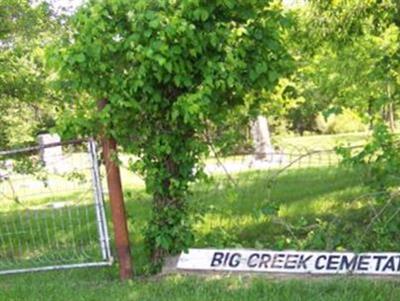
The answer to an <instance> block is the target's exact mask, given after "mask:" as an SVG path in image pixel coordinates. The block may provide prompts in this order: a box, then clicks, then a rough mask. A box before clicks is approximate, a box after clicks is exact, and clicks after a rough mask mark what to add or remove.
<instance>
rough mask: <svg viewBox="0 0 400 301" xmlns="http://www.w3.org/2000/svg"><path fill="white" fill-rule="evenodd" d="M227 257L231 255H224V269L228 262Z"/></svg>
mask: <svg viewBox="0 0 400 301" xmlns="http://www.w3.org/2000/svg"><path fill="white" fill-rule="evenodd" d="M229 255H231V253H229V252H228V253H226V255H225V259H224V267H226V264H227V263H228V260H229Z"/></svg>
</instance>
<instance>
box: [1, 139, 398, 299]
mask: <svg viewBox="0 0 400 301" xmlns="http://www.w3.org/2000/svg"><path fill="white" fill-rule="evenodd" d="M285 139H289V140H290V142H292V143H295V144H296V145H304V146H309V145H313V147H317V146H318V145H319V146H326V145H332V146H333V145H336V144H337V143H338V142H343V143H350V144H354V145H357V144H358V143H362V142H363V141H364V139H365V135H364V134H362V135H343V136H320V137H304V138H285ZM229 160H235V158H233V157H232V158H230V159H229ZM270 175H271V170H259V171H246V172H243V173H241V174H240V175H235V176H234V177H233V178H234V181H235V182H234V183H231V182H230V181H226V180H224V179H223V175H216V176H215V181H214V182H212V181H211V182H208V183H201V184H199V185H195V186H194V187H193V195H192V196H191V197H190V203H191V205H192V206H196V207H197V208H204V209H205V210H206V209H207V213H206V214H205V216H204V217H203V218H202V219H201V220H197V221H196V224H195V234H196V242H195V245H194V246H193V247H242V248H257V249H276V250H279V249H288V248H293V249H308V250H310V249H321V250H324V249H325V250H326V249H331V250H339V251H340V250H346V249H350V250H355V251H371V250H374V251H397V250H398V247H399V241H398V239H397V240H395V241H392V242H387V244H386V245H385V246H380V245H379V244H380V243H381V241H380V240H379V239H378V240H377V239H376V238H377V237H378V236H377V233H374V227H373V226H374V224H373V221H372V219H373V212H376V211H379V209H380V207H379V205H376V204H373V203H372V201H371V200H370V199H368V191H367V190H366V188H365V187H364V186H363V185H362V172H361V171H359V170H348V169H345V168H342V167H338V166H312V167H308V168H303V167H301V166H300V167H298V168H295V169H293V170H290V171H288V172H285V173H284V174H282V175H280V176H279V179H278V181H276V182H274V183H273V185H272V184H271V185H269V182H268V181H267V180H268V179H271V177H270ZM123 177H124V182H125V183H126V184H125V199H126V205H127V212H128V214H129V217H128V223H129V230H130V235H131V244H132V254H133V257H134V260H135V262H134V264H135V274H136V276H137V277H136V278H135V279H134V280H131V281H128V282H125V283H121V282H119V280H118V271H117V268H116V267H115V266H113V267H111V268H95V269H81V270H65V271H53V272H45V273H34V274H23V275H11V276H2V277H1V278H0V300H7V301H8V300H140V301H142V300H398V296H399V295H400V286H399V281H398V280H397V279H393V278H391V279H377V278H367V277H358V278H356V277H350V276H349V277H305V278H304V279H300V278H287V279H286V278H276V279H274V278H270V277H268V278H265V277H263V276H260V275H254V276H251V277H249V276H248V275H240V274H232V275H230V276H227V275H224V276H221V275H208V276H205V275H200V276H187V275H186V276H185V275H176V274H174V275H162V276H148V274H147V270H148V262H147V261H146V258H147V254H146V249H145V247H144V242H143V230H144V227H145V223H146V220H148V218H149V214H150V209H151V208H150V196H149V195H147V194H146V192H145V190H144V187H143V184H142V183H141V181H140V180H139V179H138V178H137V177H132V176H129V174H128V172H127V171H126V170H124V169H123ZM360 195H361V196H366V198H365V199H362V198H360ZM64 197H65V196H64ZM65 198H67V197H65ZM32 202H35V203H40V200H32ZM13 208H16V207H14V206H10V207H8V209H7V210H8V213H9V215H10V218H12V215H13ZM43 235H44V234H43ZM394 237H395V236H394ZM39 239H40V238H39ZM380 247H382V248H383V249H379V248H380ZM44 251H46V252H50V253H51V252H52V250H51V249H49V250H44Z"/></svg>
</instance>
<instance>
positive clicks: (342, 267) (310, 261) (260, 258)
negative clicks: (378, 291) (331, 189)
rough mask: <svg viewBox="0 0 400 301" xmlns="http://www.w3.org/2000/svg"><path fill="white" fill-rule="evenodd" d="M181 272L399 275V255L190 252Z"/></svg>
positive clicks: (181, 262) (183, 259)
mask: <svg viewBox="0 0 400 301" xmlns="http://www.w3.org/2000/svg"><path fill="white" fill-rule="evenodd" d="M177 268H178V269H182V270H202V271H241V272H266V273H268V272H272V273H304V274H370V275H388V276H396V275H397V276H400V253H359V254H356V253H350V252H309V251H304V252H302V251H257V250H248V249H244V250H243V249H223V250H217V249H189V251H188V253H184V252H183V253H182V254H181V255H180V258H179V261H178V264H177Z"/></svg>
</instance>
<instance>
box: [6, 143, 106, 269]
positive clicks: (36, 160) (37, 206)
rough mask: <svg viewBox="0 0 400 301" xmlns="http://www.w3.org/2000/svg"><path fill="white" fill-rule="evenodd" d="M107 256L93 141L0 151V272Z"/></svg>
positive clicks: (100, 261)
mask: <svg viewBox="0 0 400 301" xmlns="http://www.w3.org/2000/svg"><path fill="white" fill-rule="evenodd" d="M111 260H112V258H111V254H110V247H109V238H108V230H107V224H106V218H105V210H104V203H103V196H102V188H101V181H100V174H99V166H98V159H97V152H96V147H95V143H94V141H92V140H89V141H73V142H65V143H53V144H48V145H42V146H35V147H30V148H25V149H17V150H11V151H1V152H0V274H8V273H15V272H23V271H35V270H48V269H58V268H68V267H79V266H97V265H106V264H109V263H110V262H111Z"/></svg>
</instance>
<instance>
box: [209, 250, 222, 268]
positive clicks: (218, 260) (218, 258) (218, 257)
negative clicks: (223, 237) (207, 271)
mask: <svg viewBox="0 0 400 301" xmlns="http://www.w3.org/2000/svg"><path fill="white" fill-rule="evenodd" d="M223 259H224V253H222V252H215V253H214V255H213V258H212V260H211V266H212V267H218V266H220V265H221V264H222V260H223Z"/></svg>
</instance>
